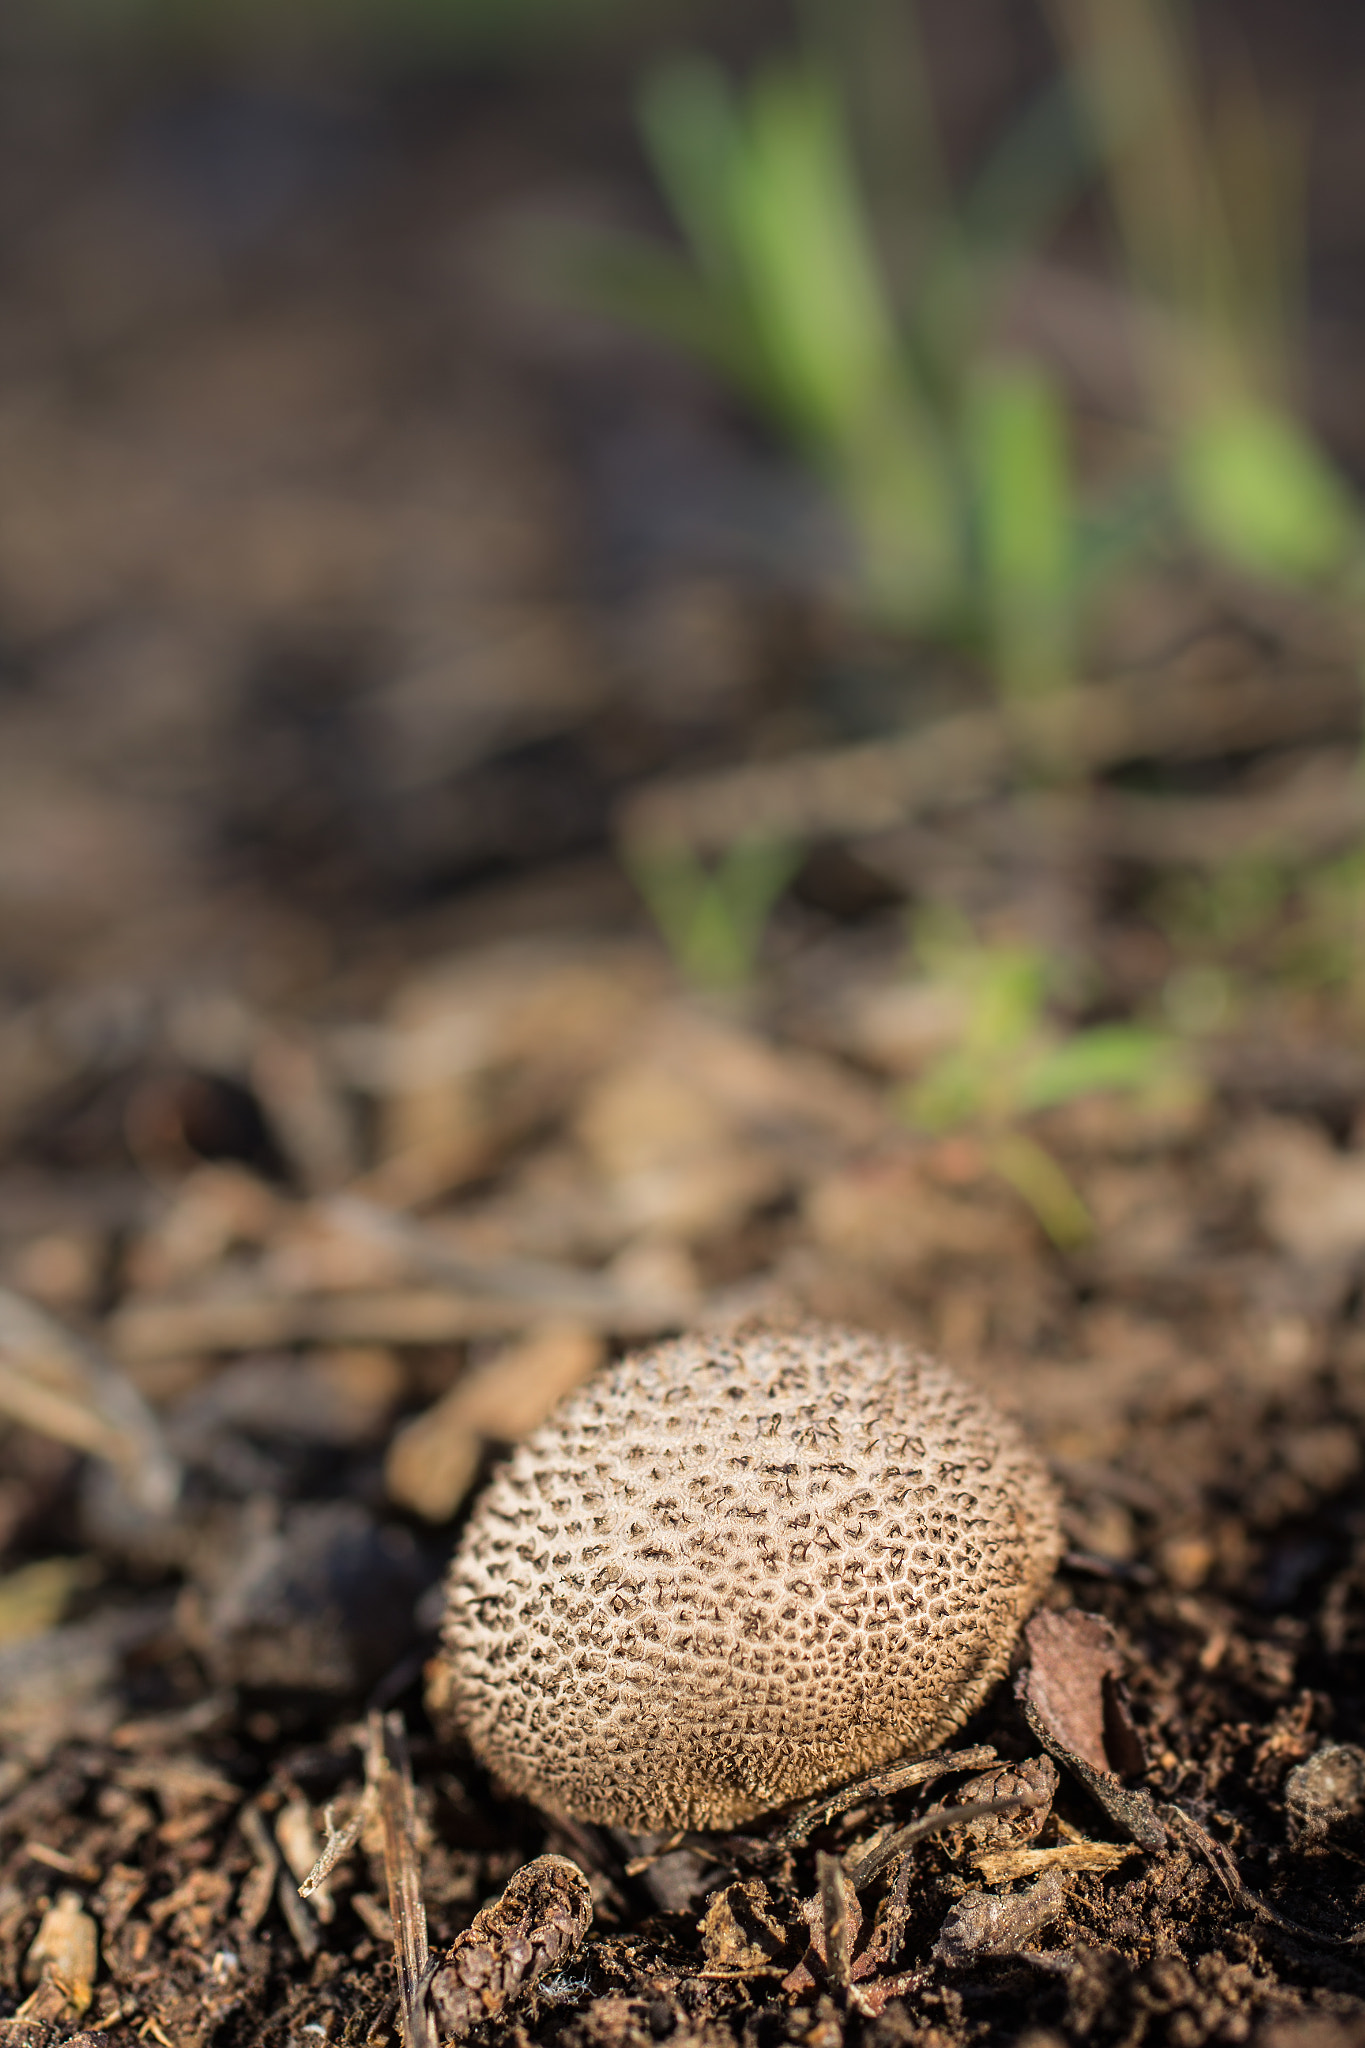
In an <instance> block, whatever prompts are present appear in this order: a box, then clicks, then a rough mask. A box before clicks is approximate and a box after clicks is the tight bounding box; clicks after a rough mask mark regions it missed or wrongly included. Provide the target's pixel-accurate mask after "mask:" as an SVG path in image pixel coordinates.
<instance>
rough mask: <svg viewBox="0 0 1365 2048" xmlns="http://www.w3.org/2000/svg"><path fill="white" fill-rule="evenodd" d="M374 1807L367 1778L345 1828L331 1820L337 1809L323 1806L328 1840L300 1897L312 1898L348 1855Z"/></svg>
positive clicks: (309, 1874) (300, 1891)
mask: <svg viewBox="0 0 1365 2048" xmlns="http://www.w3.org/2000/svg"><path fill="white" fill-rule="evenodd" d="M374 1810H375V1790H374V1786H373V1785H372V1784H370V1783H369V1782H368V1781H367V1783H366V1786H365V1790H364V1792H363V1793H362V1794H361V1798H360V1805H359V1806H358V1808H357V1809H356V1812H355V1815H354V1817H353V1818H352V1819H350V1820H348V1821H347V1823H346V1825H345V1827H344V1828H338V1827H337V1826H336V1824H335V1821H334V1820H333V1814H334V1813H335V1811H336V1809H335V1808H334V1807H331V1806H324V1807H323V1809H322V1824H323V1826H324V1827H325V1828H326V1830H327V1840H326V1842H325V1843H324V1844H323V1850H322V1854H321V1855H320V1856H319V1858H318V1860H317V1862H316V1863H315V1864H314V1865H313V1867H312V1869H311V1870H310V1871H309V1873H308V1875H307V1877H305V1879H304V1880H303V1883H302V1884H301V1885H300V1886H299V1897H300V1898H301V1899H307V1898H311V1897H312V1895H313V1893H314V1892H315V1891H316V1890H317V1888H318V1886H319V1885H320V1884H321V1883H322V1882H323V1880H324V1879H325V1878H329V1877H330V1876H331V1874H332V1872H333V1871H334V1870H335V1869H336V1867H337V1865H338V1863H340V1861H341V1859H342V1857H343V1856H349V1855H350V1853H351V1851H352V1849H354V1847H355V1845H356V1843H357V1842H358V1841H359V1840H360V1837H361V1835H362V1833H363V1832H364V1829H365V1827H366V1824H367V1823H368V1821H369V1818H370V1815H371V1814H372V1813H373V1812H374Z"/></svg>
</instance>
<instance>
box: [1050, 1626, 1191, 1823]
mask: <svg viewBox="0 0 1365 2048" xmlns="http://www.w3.org/2000/svg"><path fill="white" fill-rule="evenodd" d="M1024 1639H1025V1642H1026V1643H1027V1645H1028V1653H1029V1661H1028V1663H1027V1664H1026V1665H1025V1667H1024V1669H1023V1670H1022V1671H1021V1672H1020V1673H1019V1676H1018V1677H1017V1678H1016V1680H1015V1682H1014V1690H1015V1697H1016V1698H1017V1699H1018V1701H1019V1704H1020V1706H1021V1707H1022V1708H1023V1712H1024V1719H1025V1720H1026V1721H1027V1722H1028V1725H1029V1727H1030V1729H1031V1730H1032V1731H1033V1733H1034V1735H1035V1736H1036V1737H1037V1738H1038V1740H1039V1742H1041V1743H1042V1745H1043V1747H1044V1749H1046V1750H1049V1751H1050V1752H1051V1754H1052V1755H1053V1756H1054V1757H1055V1758H1056V1759H1057V1761H1058V1763H1060V1764H1065V1766H1066V1768H1067V1769H1068V1770H1069V1771H1070V1772H1071V1774H1072V1776H1073V1777H1074V1778H1077V1779H1079V1781H1080V1783H1081V1784H1082V1785H1084V1786H1085V1789H1086V1790H1087V1792H1089V1793H1090V1795H1091V1797H1092V1798H1094V1799H1095V1800H1096V1801H1097V1802H1098V1803H1099V1805H1100V1806H1101V1807H1102V1808H1103V1809H1104V1811H1105V1812H1106V1813H1107V1814H1108V1815H1109V1818H1110V1819H1111V1820H1112V1821H1113V1822H1114V1824H1115V1826H1117V1827H1119V1828H1122V1830H1123V1832H1124V1834H1126V1835H1128V1836H1130V1837H1131V1839H1132V1840H1133V1841H1135V1842H1137V1843H1138V1844H1139V1845H1140V1847H1142V1848H1144V1849H1149V1850H1157V1849H1164V1848H1165V1847H1166V1830H1165V1828H1164V1827H1163V1826H1162V1825H1161V1822H1160V1821H1159V1820H1158V1819H1157V1816H1156V1812H1155V1809H1154V1808H1153V1805H1152V1800H1151V1794H1150V1793H1149V1792H1147V1791H1145V1790H1144V1789H1143V1788H1142V1787H1141V1786H1137V1787H1132V1786H1127V1785H1125V1784H1124V1782H1123V1778H1124V1776H1129V1777H1134V1776H1136V1775H1137V1774H1138V1773H1139V1772H1141V1771H1143V1770H1145V1768H1146V1758H1145V1757H1144V1755H1143V1750H1142V1743H1141V1740H1140V1738H1139V1736H1138V1732H1137V1729H1136V1728H1135V1727H1134V1725H1133V1721H1132V1717H1131V1715H1130V1713H1129V1711H1128V1702H1127V1698H1126V1696H1125V1694H1124V1691H1123V1687H1122V1678H1123V1655H1122V1652H1121V1651H1120V1649H1119V1646H1118V1642H1117V1640H1116V1638H1115V1636H1114V1631H1113V1630H1112V1629H1111V1628H1110V1626H1109V1623H1108V1622H1107V1621H1105V1620H1104V1618H1103V1616H1102V1615H1098V1614H1082V1613H1080V1612H1079V1611H1077V1610H1076V1609H1074V1608H1073V1609H1071V1610H1069V1611H1068V1612H1066V1613H1063V1614H1056V1613H1052V1612H1050V1611H1046V1610H1045V1611H1044V1612H1042V1613H1040V1614H1035V1615H1034V1617H1033V1619H1032V1621H1030V1623H1029V1624H1028V1627H1027V1628H1026V1629H1025V1631H1024ZM1121 1774H1122V1775H1121Z"/></svg>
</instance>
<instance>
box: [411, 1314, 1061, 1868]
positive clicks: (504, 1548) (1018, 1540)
mask: <svg viewBox="0 0 1365 2048" xmlns="http://www.w3.org/2000/svg"><path fill="white" fill-rule="evenodd" d="M1060 1547H1061V1546H1060V1538H1059V1534H1058V1523H1057V1507H1056V1502H1055V1499H1054V1496H1053V1493H1052V1489H1051V1486H1050V1484H1049V1482H1048V1479H1047V1477H1046V1474H1045V1473H1044V1471H1043V1469H1042V1467H1041V1465H1040V1464H1039V1462H1038V1460H1037V1459H1036V1457H1035V1456H1034V1455H1033V1454H1032V1452H1030V1451H1029V1450H1028V1448H1027V1447H1026V1445H1025V1444H1024V1442H1023V1441H1022V1439H1021V1438H1020V1436H1019V1435H1018V1433H1017V1432H1016V1430H1015V1429H1014V1428H1013V1426H1012V1425H1011V1424H1010V1423H1008V1422H1007V1421H1005V1420H1004V1418H1003V1417H1002V1416H1000V1415H999V1414H997V1413H996V1411H995V1410H994V1409H993V1408H992V1407H991V1405H990V1404H989V1402H987V1401H986V1400H985V1399H984V1398H983V1396H982V1395H981V1394H979V1393H977V1392H976V1391H975V1390H974V1389H972V1388H971V1387H969V1386H967V1385H966V1384H965V1383H964V1382H963V1381H961V1380H960V1379H958V1378H957V1377H956V1375H955V1374H953V1373H951V1372H949V1371H948V1370H947V1369H946V1368H945V1367H944V1366H941V1365H939V1364H937V1363H935V1361H934V1360H932V1359H930V1358H927V1357H925V1356H923V1355H922V1354H920V1353H917V1352H914V1351H912V1350H910V1349H908V1348H907V1347H905V1346H904V1345H901V1344H897V1343H893V1342H889V1341H887V1340H885V1339H883V1338H879V1337H874V1336H869V1335H866V1334H863V1333H861V1332H857V1331H853V1330H846V1329H840V1328H834V1327H830V1326H827V1325H823V1324H803V1325H800V1326H797V1327H795V1328H785V1329H779V1328H767V1327H763V1326H755V1325H750V1326H746V1327H743V1328H740V1329H737V1330H732V1331H730V1332H729V1333H727V1334H724V1335H720V1336H717V1335H713V1334H709V1333H708V1334H705V1335H699V1336H692V1337H683V1338H680V1339H678V1340H677V1341H676V1342H673V1343H667V1344H661V1345H659V1346H657V1347H656V1348H654V1349H652V1350H647V1351H642V1352H638V1353H637V1354H635V1355H634V1356H633V1357H630V1358H626V1359H624V1360H622V1362H621V1363H620V1364H619V1365H617V1366H615V1367H614V1368H613V1369H611V1370H610V1371H608V1372H606V1373H603V1374H602V1375H601V1376H600V1377H599V1378H597V1379H595V1380H593V1381H591V1382H589V1384H588V1385H587V1386H585V1387H583V1388H581V1389H579V1390H578V1391H577V1392H576V1393H574V1394H573V1395H571V1396H570V1397H569V1399H568V1400H566V1401H565V1402H563V1403H562V1405H561V1406H560V1407H559V1408H558V1409H557V1410H556V1412H555V1414H554V1415H553V1416H552V1417H551V1419H550V1420H549V1421H548V1422H547V1423H545V1424H544V1425H543V1426H542V1427H541V1428H540V1429H538V1430H537V1431H536V1432H535V1434H534V1435H532V1436H530V1437H529V1438H527V1440H526V1441H525V1442H524V1443H523V1444H522V1445H521V1446H520V1447H519V1448H518V1449H517V1450H516V1451H515V1452H514V1453H513V1455H512V1457H511V1458H510V1459H509V1460H508V1462H507V1463H506V1464H505V1465H504V1466H503V1467H502V1468H501V1469H500V1470H499V1471H498V1472H497V1473H495V1475H494V1476H493V1478H492V1480H491V1482H490V1484H489V1486H488V1487H487V1489H486V1491H485V1492H484V1493H483V1495H482V1496H481V1498H480V1499H479V1501H478V1502H477V1504H476V1506H475V1508H474V1511H473V1514H472V1515H471V1517H470V1520H469V1523H468V1525H467V1527H466V1530H465V1533H464V1537H463V1540H462V1541H461V1543H460V1545H459V1548H458V1550H457V1552H456V1555H455V1558H454V1561H453V1563H452V1565H451V1569H450V1576H449V1582H448V1587H447V1601H446V1612H445V1622H444V1629H443V1644H442V1651H441V1655H440V1656H439V1658H438V1659H437V1661H436V1665H435V1668H434V1673H433V1681H432V1686H431V1703H432V1707H433V1710H434V1712H435V1714H436V1716H437V1718H438V1720H439V1721H443V1722H445V1723H446V1725H448V1726H449V1725H452V1724H453V1725H454V1726H456V1727H458V1728H459V1729H460V1730H462V1731H463V1733H464V1735H465V1736H466V1738H467V1740H468V1741H469V1743H470V1745H471V1746H472V1748H473V1750H474V1752H475V1754H476V1755H477V1756H478V1757H479V1759H480V1760H481V1761H482V1762H483V1763H484V1764H485V1765H486V1766H487V1767H488V1768H489V1770H491V1771H492V1772H493V1774H494V1775H495V1777H496V1778H498V1779H499V1780H500V1781H501V1782H502V1784H503V1785H505V1786H506V1787H507V1788H508V1789H509V1790H510V1791H512V1792H515V1793H518V1794H521V1795H523V1796H524V1797H526V1798H528V1799H531V1800H534V1801H535V1802H536V1804H537V1805H539V1806H541V1807H543V1808H545V1809H547V1810H548V1811H550V1812H552V1813H559V1814H563V1815H568V1816H571V1817H573V1818H575V1819H579V1820H587V1821H594V1822H598V1823H605V1824H614V1825H619V1826H624V1827H628V1828H635V1829H659V1828H673V1827H701V1828H717V1827H730V1826H734V1825H736V1824H737V1823H739V1822H741V1821H744V1820H748V1819H750V1818H751V1817H752V1816H753V1815H755V1814H758V1813H762V1812H764V1811H766V1810H767V1809H768V1808H770V1807H773V1806H779V1805H782V1804H785V1803H786V1802H787V1801H788V1800H792V1799H797V1798H800V1797H802V1796H803V1795H804V1794H806V1793H809V1792H813V1791H818V1790H820V1789H821V1788H823V1787H824V1786H826V1785H831V1784H837V1783H839V1782H840V1781H842V1780H844V1779H847V1778H850V1777H854V1776H856V1775H857V1774H858V1773H860V1772H863V1771H868V1770H873V1769H876V1768H877V1767H878V1766H879V1765H881V1764H883V1763H886V1762H888V1761H889V1760H890V1759H891V1758H893V1757H896V1756H900V1755H902V1754H907V1753H908V1754H911V1755H914V1754H916V1753H919V1752H922V1751H924V1750H927V1749H931V1748H933V1747H934V1745H935V1744H937V1743H938V1742H939V1741H941V1739H942V1738H943V1737H944V1736H946V1735H947V1734H949V1733H950V1732H951V1731H952V1730H953V1729H954V1728H956V1727H958V1726H959V1724H960V1723H961V1722H962V1721H964V1720H965V1719H966V1717H967V1715H968V1714H969V1713H971V1711H972V1709H973V1708H974V1707H976V1706H977V1705H978V1704H979V1703H980V1701H981V1700H982V1699H983V1698H984V1697H985V1695H986V1693H987V1692H988V1691H989V1689H990V1687H991V1686H992V1685H993V1684H994V1683H995V1682H996V1680H997V1679H999V1678H1000V1676H1001V1675H1002V1674H1003V1672H1004V1670H1005V1667H1006V1664H1007V1662H1008V1659H1009V1654H1010V1648H1011V1646H1012V1644H1013V1642H1014V1639H1015V1635H1016V1633H1017V1631H1018V1629H1019V1626H1020V1624H1021V1623H1022V1622H1023V1620H1024V1618H1025V1617H1026V1615H1027V1614H1028V1613H1029V1611H1030V1609H1031V1608H1032V1607H1033V1606H1034V1605H1035V1604H1036V1602H1037V1600H1038V1598H1039V1596H1040V1595H1041V1594H1042V1592H1043V1590H1044V1588H1045V1587H1046V1585H1047V1583H1048V1580H1049V1578H1050V1576H1051V1574H1052V1572H1053V1570H1054V1569H1055V1566H1056V1562H1057V1558H1058V1555H1059V1552H1060Z"/></svg>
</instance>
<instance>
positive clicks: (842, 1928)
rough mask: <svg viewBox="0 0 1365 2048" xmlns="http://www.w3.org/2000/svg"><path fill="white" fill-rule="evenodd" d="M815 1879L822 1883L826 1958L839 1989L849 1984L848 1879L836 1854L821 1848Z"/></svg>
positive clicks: (831, 1981) (816, 1863) (831, 1979)
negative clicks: (829, 1853)
mask: <svg viewBox="0 0 1365 2048" xmlns="http://www.w3.org/2000/svg"><path fill="white" fill-rule="evenodd" d="M815 1879H816V1883H817V1884H818V1885H819V1887H820V1913H821V1917H822V1918H823V1920H824V1923H825V1958H826V1968H827V1970H828V1972H829V1981H830V1983H831V1984H833V1985H834V1986H835V1988H836V1989H837V1990H839V1991H847V1989H848V1984H849V1953H848V1951H849V1939H848V1900H847V1898H846V1897H845V1896H844V1885H845V1883H846V1882H847V1879H846V1876H845V1872H844V1869H843V1866H842V1864H841V1863H840V1861H839V1859H838V1857H837V1856H830V1855H828V1854H827V1853H826V1851H825V1850H823V1849H821V1850H820V1851H819V1852H818V1853H817V1855H816V1858H815Z"/></svg>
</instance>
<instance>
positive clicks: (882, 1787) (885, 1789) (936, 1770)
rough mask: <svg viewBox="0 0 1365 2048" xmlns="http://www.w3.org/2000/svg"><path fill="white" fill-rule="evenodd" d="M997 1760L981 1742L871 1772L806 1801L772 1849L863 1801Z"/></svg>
mask: <svg viewBox="0 0 1365 2048" xmlns="http://www.w3.org/2000/svg"><path fill="white" fill-rule="evenodd" d="M999 1760H1000V1759H999V1758H998V1757H997V1755H996V1753H995V1751H994V1749H993V1748H992V1747H991V1745H990V1743H989V1742H982V1743H978V1744H977V1746H976V1748H975V1749H959V1750H956V1751H952V1752H949V1751H945V1750H935V1751H934V1753H933V1754H932V1755H931V1756H919V1757H915V1758H914V1759H913V1760H912V1761H911V1762H909V1763H904V1764H892V1765H890V1766H889V1768H888V1769H886V1770H884V1771H877V1772H874V1774H873V1775H872V1777H870V1778H859V1779H858V1780H857V1782H856V1783H855V1784H852V1785H841V1786H840V1788H839V1790H838V1791H837V1792H829V1793H825V1794H822V1795H821V1797H820V1798H818V1799H813V1800H808V1801H807V1803H806V1804H805V1805H804V1806H800V1807H798V1808H797V1810H796V1812H795V1813H794V1814H793V1815H792V1817H791V1819H790V1820H789V1821H788V1822H787V1825H786V1827H785V1828H784V1829H783V1831H782V1833H781V1834H780V1835H778V1836H777V1837H776V1838H775V1841H774V1847H776V1848H781V1849H795V1848H797V1847H799V1845H800V1844H801V1843H802V1842H804V1841H805V1839H806V1837H807V1836H808V1835H811V1834H813V1833H814V1831H815V1829H816V1828H822V1827H824V1826H825V1825H826V1823H827V1822H829V1821H831V1820H833V1819H835V1817H836V1816H837V1815H838V1814H841V1813H847V1811H848V1809H849V1807H850V1806H860V1805H861V1804H862V1802H863V1801H864V1800H865V1799H887V1798H889V1797H890V1795H891V1794H892V1793H893V1792H904V1791H905V1790H906V1789H907V1788H908V1787H909V1786H911V1785H927V1784H930V1783H931V1782H932V1781H933V1779H935V1778H944V1777H947V1776H948V1774H949V1773H950V1772H952V1771H982V1770H985V1769H986V1767H987V1765H988V1764H994V1763H998V1762H999Z"/></svg>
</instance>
